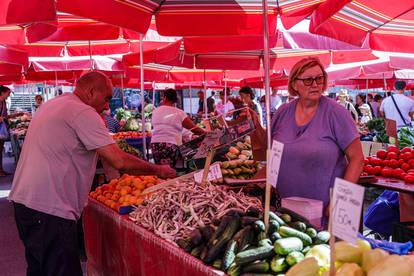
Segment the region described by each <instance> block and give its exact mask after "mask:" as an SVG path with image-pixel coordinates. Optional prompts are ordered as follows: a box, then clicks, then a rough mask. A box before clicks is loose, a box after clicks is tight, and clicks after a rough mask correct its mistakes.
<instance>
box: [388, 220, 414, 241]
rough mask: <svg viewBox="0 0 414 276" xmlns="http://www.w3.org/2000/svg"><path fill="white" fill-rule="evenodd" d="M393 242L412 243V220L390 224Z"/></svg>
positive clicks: (413, 232) (413, 235)
mask: <svg viewBox="0 0 414 276" xmlns="http://www.w3.org/2000/svg"><path fill="white" fill-rule="evenodd" d="M392 241H393V242H408V241H411V242H413V243H414V221H409V222H399V223H394V224H393V226H392Z"/></svg>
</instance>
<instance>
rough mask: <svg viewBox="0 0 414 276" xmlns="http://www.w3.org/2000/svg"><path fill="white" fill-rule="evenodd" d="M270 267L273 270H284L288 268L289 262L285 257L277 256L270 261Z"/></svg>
mask: <svg viewBox="0 0 414 276" xmlns="http://www.w3.org/2000/svg"><path fill="white" fill-rule="evenodd" d="M270 268H271V269H272V271H273V272H276V273H277V272H283V271H285V270H287V269H288V264H287V263H286V260H285V258H283V257H280V256H276V257H274V258H273V259H272V261H271V262H270Z"/></svg>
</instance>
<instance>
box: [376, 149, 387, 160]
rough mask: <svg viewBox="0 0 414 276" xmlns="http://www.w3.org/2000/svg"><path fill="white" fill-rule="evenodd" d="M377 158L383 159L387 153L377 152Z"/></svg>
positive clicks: (383, 151)
mask: <svg viewBox="0 0 414 276" xmlns="http://www.w3.org/2000/svg"><path fill="white" fill-rule="evenodd" d="M377 157H378V158H381V159H385V158H386V157H387V151H385V150H379V151H377Z"/></svg>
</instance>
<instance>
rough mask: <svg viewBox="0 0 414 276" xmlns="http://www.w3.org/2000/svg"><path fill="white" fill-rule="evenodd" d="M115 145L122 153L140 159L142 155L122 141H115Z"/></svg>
mask: <svg viewBox="0 0 414 276" xmlns="http://www.w3.org/2000/svg"><path fill="white" fill-rule="evenodd" d="M116 144H117V145H118V147H119V148H120V149H121V150H123V151H124V152H126V153H129V154H132V155H134V156H136V157H138V158H142V153H141V152H140V151H139V150H137V149H136V148H134V147H132V146H130V145H129V144H128V143H127V142H126V141H125V140H123V139H119V140H116Z"/></svg>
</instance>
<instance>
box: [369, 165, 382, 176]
mask: <svg viewBox="0 0 414 276" xmlns="http://www.w3.org/2000/svg"><path fill="white" fill-rule="evenodd" d="M381 171H382V167H381V166H375V167H373V168H372V169H371V174H372V175H380V174H381Z"/></svg>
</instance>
